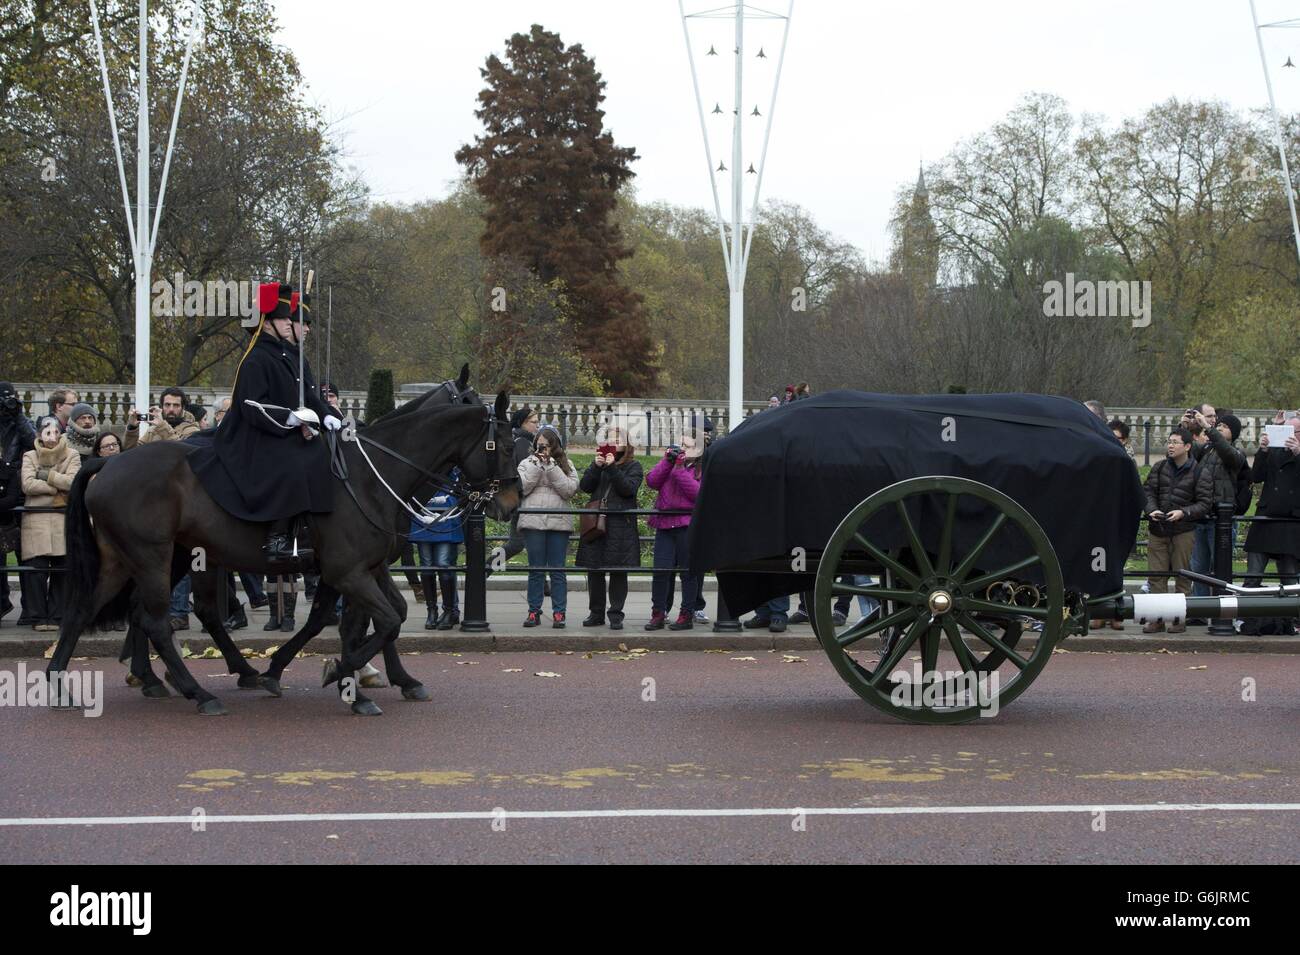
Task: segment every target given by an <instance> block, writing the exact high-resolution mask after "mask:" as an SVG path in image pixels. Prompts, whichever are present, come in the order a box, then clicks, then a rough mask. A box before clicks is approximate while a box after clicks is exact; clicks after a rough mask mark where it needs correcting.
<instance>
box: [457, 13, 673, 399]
mask: <svg viewBox="0 0 1300 955" xmlns="http://www.w3.org/2000/svg"><path fill="white" fill-rule="evenodd" d="M480 73H481V75H482V76H483V79H484V80H485V81H486V87H485V88H484V89H483V90H482V92H480V93H479V97H478V99H479V108H478V109H477V110H475V114H474V115H475V116H477V117H478V118H479V119H480V120H482V122H483V125H484V127H485V128H486V133H485V134H484V135H481V136H477V137H475V140H474V142H473V143H472V144H467V145H465V146H462V147H461V148H460V149H459V150H458V151H457V152H456V161H457V162H459V163H460V164H461V165H463V166H464V167H465V171H466V174H467V175H468V176H469V178H470V179H471V181H472V182H473V184H474V187H475V188H476V189H477V190H478V192H479V194H480V195H481V196H482V197H483V199H484V200H485V201H486V211H485V220H486V228H485V231H484V233H483V237H482V241H481V248H482V251H483V255H484V256H485V258H487V259H490V260H500V261H504V260H510V261H514V262H521V263H523V264H524V265H525V266H526V267H527V268H528V269H530V270H531V271H532V272H533V274H535V275H536V276H537V278H538V279H539V280H540V281H541V283H542V284H543V285H550V284H551V283H552V282H555V281H557V280H558V281H559V282H560V283H562V285H563V291H564V294H565V296H566V297H567V298H568V300H569V302H570V303H571V305H572V307H573V316H574V322H575V324H576V326H577V331H578V333H579V335H580V342H581V347H582V350H583V354H584V355H585V356H586V357H587V358H588V359H589V360H590V361H591V363H592V364H593V365H594V366H595V367H596V369H597V370H598V371H599V373H600V374H601V375H602V376H603V377H605V378H606V379H608V380H609V382H610V387H611V388H612V389H613V391H614V392H615V393H619V394H629V393H646V392H647V391H648V390H649V389H651V388H652V387H653V385H654V381H655V367H654V365H653V363H652V362H651V360H650V359H651V355H652V347H651V341H650V338H649V336H648V334H647V329H646V322H645V316H644V314H643V311H642V308H641V300H640V297H639V296H637V295H636V294H635V293H633V292H631V291H630V290H629V289H628V288H627V287H626V286H625V285H624V284H623V283H622V282H621V280H620V276H619V271H618V263H619V262H620V261H622V260H624V259H626V258H628V257H629V256H630V255H631V254H632V253H631V251H630V250H629V249H628V248H627V246H626V245H625V243H624V240H623V236H622V233H621V231H620V229H619V226H618V224H617V222H616V221H614V219H613V213H614V211H615V208H616V205H617V202H618V193H619V189H620V188H621V187H622V186H623V185H624V184H625V183H627V182H628V181H629V180H630V179H631V177H632V176H633V173H632V170H631V168H630V167H631V164H632V162H633V161H634V160H635V159H636V158H637V156H636V151H635V150H634V149H631V148H628V147H620V146H617V145H616V144H615V142H614V137H613V136H612V135H611V134H610V133H609V132H607V131H605V129H604V115H605V114H604V110H602V109H601V108H600V104H601V102H603V101H604V99H605V96H604V92H603V90H604V88H605V81H604V80H603V79H602V78H601V75H600V73H598V72H597V71H596V68H595V64H594V62H593V61H592V60H591V59H590V58H589V57H588V56H587V55H586V53H585V52H584V51H583V48H582V46H581V45H577V44H575V45H573V46H570V47H566V46H565V45H564V43H563V42H562V41H561V40H560V37H559V35H558V34H555V33H550V32H548V31H546V30H545V29H543V28H542V27H541V26H539V25H537V24H534V25H533V27H532V29H531V31H530V32H529V33H527V34H523V33H516V34H515V35H514V36H512V37H511V38H510V39H509V41H508V42H507V44H506V54H505V60H504V61H503V60H502V59H500V58H498V57H497V56H496V55H492V56H489V57H488V59H487V64H486V66H485V67H484V68H483V69H482V70H481V71H480ZM487 278H488V286H489V287H495V286H496V285H498V283H496V282H494V281H493V280H492V279H493V277H492V276H491V275H489V276H488V277H487Z"/></svg>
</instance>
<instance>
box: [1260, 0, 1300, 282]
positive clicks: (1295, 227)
mask: <svg viewBox="0 0 1300 955" xmlns="http://www.w3.org/2000/svg"><path fill="white" fill-rule="evenodd" d="M1250 18H1251V20H1253V21H1254V23H1255V43H1256V45H1257V46H1258V47H1259V65H1260V66H1261V67H1262V68H1263V70H1264V88H1265V89H1267V90H1268V108H1269V110H1270V111H1271V112H1272V114H1273V135H1274V136H1275V137H1276V138H1277V154H1278V157H1279V158H1280V159H1281V160H1282V190H1283V191H1284V192H1285V193H1286V204H1287V207H1288V208H1289V209H1290V210H1291V234H1292V235H1293V236H1294V237H1295V251H1296V257H1297V259H1300V223H1298V222H1297V221H1296V213H1295V184H1294V183H1293V182H1292V181H1291V168H1290V166H1288V165H1287V161H1286V144H1285V141H1284V140H1283V138H1282V121H1281V120H1280V119H1278V116H1277V103H1276V102H1275V101H1274V99H1273V79H1272V77H1270V76H1269V74H1268V59H1267V58H1266V57H1265V56H1264V34H1263V32H1262V31H1264V30H1267V29H1270V28H1280V29H1295V28H1297V27H1300V19H1291V20H1278V21H1276V22H1275V23H1260V22H1259V15H1258V14H1257V13H1256V12H1255V0H1250ZM1287 62H1288V63H1290V60H1289V59H1288V61H1287Z"/></svg>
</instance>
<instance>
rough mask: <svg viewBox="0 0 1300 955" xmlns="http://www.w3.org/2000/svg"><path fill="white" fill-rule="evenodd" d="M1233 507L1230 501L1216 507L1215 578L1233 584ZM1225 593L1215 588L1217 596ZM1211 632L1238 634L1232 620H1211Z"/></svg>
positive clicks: (1215, 633) (1216, 618) (1220, 503)
mask: <svg viewBox="0 0 1300 955" xmlns="http://www.w3.org/2000/svg"><path fill="white" fill-rule="evenodd" d="M1233 510H1234V508H1233V505H1232V502H1230V501H1220V502H1219V503H1218V504H1216V505H1215V506H1214V571H1213V573H1214V576H1215V577H1218V578H1219V579H1220V580H1226V581H1227V582H1228V583H1232V516H1233ZM1224 593H1225V591H1224V590H1223V589H1222V588H1219V587H1216V588H1215V596H1216V597H1217V596H1222V595H1223V594H1224ZM1209 632H1210V633H1211V634H1213V635H1215V636H1226V635H1229V634H1233V633H1236V631H1235V630H1234V629H1233V626H1232V620H1231V619H1228V618H1224V617H1214V618H1213V619H1211V620H1210V629H1209Z"/></svg>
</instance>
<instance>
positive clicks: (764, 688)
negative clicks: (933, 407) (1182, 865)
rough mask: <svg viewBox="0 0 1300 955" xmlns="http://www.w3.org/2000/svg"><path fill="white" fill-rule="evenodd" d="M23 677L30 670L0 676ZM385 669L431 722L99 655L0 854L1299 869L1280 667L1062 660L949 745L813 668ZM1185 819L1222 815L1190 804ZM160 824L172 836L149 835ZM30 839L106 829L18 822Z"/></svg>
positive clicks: (424, 659) (12, 780) (554, 662)
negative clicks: (88, 695) (158, 695)
mask: <svg viewBox="0 0 1300 955" xmlns="http://www.w3.org/2000/svg"><path fill="white" fill-rule="evenodd" d="M750 656H752V659H738V658H737V657H750ZM791 657H794V659H791ZM19 662H22V663H23V664H24V665H25V666H26V667H28V668H34V667H40V666H41V665H42V663H43V661H40V660H27V661H4V663H3V664H2V665H0V670H9V671H11V672H12V671H15V670H16V668H17V665H18V663H19ZM405 662H406V663H407V665H408V667H409V668H410V669H411V671H412V672H413V673H415V674H416V675H417V676H418V677H419V678H420V679H422V680H423V681H424V682H425V683H426V684H427V685H428V686H429V688H430V689H431V690H432V691H433V694H434V702H432V703H424V704H421V703H404V702H401V701H400V700H399V699H398V698H397V693H396V691H395V690H391V689H385V690H378V691H374V693H373V694H372V695H373V696H374V698H375V699H376V700H377V701H378V702H379V703H380V704H381V705H382V706H383V707H384V709H385V715H384V716H382V717H376V718H364V717H355V716H352V715H350V714H349V713H348V712H347V709H346V708H345V707H344V706H343V705H342V704H341V703H340V702H339V701H338V700H337V698H336V697H335V696H333V695H332V694H331V693H330V692H327V691H325V690H322V689H321V688H320V687H319V685H318V684H319V679H318V677H319V673H320V666H321V659H320V658H318V657H309V658H304V659H301V660H299V661H296V662H295V663H294V664H293V666H291V667H290V669H289V670H288V671H287V672H286V675H285V696H284V697H283V698H282V699H278V700H276V699H271V698H268V697H266V696H265V695H264V694H263V693H261V692H258V691H239V690H236V689H234V687H233V679H232V678H231V677H229V676H226V675H224V674H223V673H222V669H223V668H222V666H221V664H220V661H206V660H204V661H192V663H193V669H194V671H195V673H196V674H198V675H199V677H200V679H201V680H202V681H203V682H204V684H205V685H206V686H208V687H211V688H218V687H220V688H222V689H218V690H217V692H219V693H220V694H221V696H222V699H223V700H224V701H225V702H226V704H227V706H228V707H229V710H230V715H229V716H226V717H221V718H205V717H200V716H198V715H197V714H196V713H195V712H194V708H193V706H192V704H190V703H188V702H187V701H185V700H182V699H178V698H174V699H171V700H164V701H150V700H145V699H143V698H142V697H141V696H140V695H139V693H138V692H137V691H135V690H132V689H129V688H128V687H126V686H125V685H123V684H122V682H121V681H122V672H123V671H122V670H121V668H120V667H119V666H118V665H117V664H116V663H115V662H114V663H111V664H110V663H108V662H107V661H103V660H96V661H82V662H79V663H76V664H74V665H75V666H78V667H90V666H105V670H104V672H105V700H104V706H103V712H102V715H101V716H99V717H98V718H86V717H84V716H82V715H80V714H77V713H68V712H53V711H49V710H44V709H39V708H31V707H14V706H3V707H0V765H3V766H4V767H5V773H4V774H3V777H2V779H0V817H3V822H4V824H3V825H0V853H2V854H3V857H4V858H5V859H7V860H10V861H24V862H31V861H50V862H75V863H85V862H151V861H168V862H182V861H184V862H299V863H331V862H340V863H341V862H571V861H576V862H601V861H622V862H668V861H673V862H705V861H709V862H739V861H747V862H1137V863H1144V862H1197V863H1234V862H1253V863H1285V862H1292V863H1294V862H1297V861H1300V834H1298V833H1300V734H1297V732H1296V729H1297V727H1298V726H1300V663H1298V662H1297V660H1296V657H1295V656H1294V655H1248V654H1182V653H1173V654H1145V653H1143V654H1138V653H1128V654H1100V653H1059V654H1058V655H1056V656H1055V657H1054V658H1053V659H1052V661H1051V662H1050V664H1049V666H1048V667H1047V669H1046V670H1045V671H1044V673H1043V675H1042V676H1041V677H1040V678H1039V679H1038V680H1037V681H1036V683H1035V684H1034V685H1033V686H1032V687H1031V688H1030V689H1029V691H1028V692H1027V693H1026V694H1025V695H1024V696H1023V697H1022V698H1021V699H1020V700H1018V701H1016V702H1015V703H1014V704H1013V705H1011V706H1009V707H1008V708H1007V709H1005V710H1004V711H1003V712H1002V713H1000V714H999V715H998V716H997V717H996V718H994V719H989V720H980V721H978V722H977V723H974V724H971V725H965V726H957V727H924V726H912V725H906V724H902V723H899V722H896V721H894V720H892V719H891V718H889V717H887V716H885V715H884V714H880V713H877V712H875V711H874V710H870V709H868V708H867V707H866V706H865V704H863V703H862V702H860V701H859V700H858V699H857V697H855V696H854V695H853V694H852V693H851V692H850V691H849V690H848V688H847V687H846V686H845V685H844V684H842V683H841V682H840V680H839V678H838V676H837V675H836V674H835V672H834V671H833V670H832V669H831V667H830V665H829V663H828V662H827V661H826V660H825V659H823V658H822V657H820V656H818V655H815V654H813V653H801V654H798V655H797V656H796V655H795V654H785V653H780V652H777V653H763V652H759V653H756V654H745V653H736V652H727V653H702V652H667V653H647V654H623V653H615V654H599V653H598V654H593V655H591V656H590V657H588V656H585V655H584V654H582V653H573V654H567V655H566V654H550V653H496V654H473V653H465V654H463V655H459V654H441V653H438V654H430V653H426V654H419V655H412V656H409V657H407V658H405ZM539 673H553V674H557V675H556V676H539V675H537V674H539ZM647 679H650V680H653V683H652V684H647V683H646V682H645V681H646V680H647ZM1243 681H1248V682H1247V685H1248V686H1253V688H1254V693H1255V697H1256V698H1255V699H1254V700H1253V701H1247V700H1243ZM1250 681H1253V683H1251V682H1250ZM227 687H228V689H227ZM651 689H652V690H653V693H651V692H650V690H651ZM1246 695H1249V694H1246ZM651 696H652V697H653V699H649V697H651ZM1160 804H1164V806H1165V808H1164V809H1156V810H1154V811H1153V807H1158V806H1159V805H1160ZM1206 804H1215V805H1218V806H1219V807H1220V808H1215V809H1210V810H1206V809H1198V808H1191V807H1192V806H1203V805H1206ZM1226 806H1231V807H1234V808H1224V807H1226ZM972 807H980V808H981V809H982V810H983V811H979V812H976V811H973V809H972ZM1098 807H1109V808H1107V809H1106V811H1105V812H1104V815H1099V814H1098V812H1097V809H1098ZM800 809H804V810H808V811H807V813H805V814H803V815H798V814H796V810H800ZM439 813H440V814H445V815H443V816H441V817H436V818H429V817H428V814H439ZM517 813H532V814H535V815H533V816H532V817H527V816H521V815H512V814H517ZM290 814H308V815H306V816H305V817H299V818H284V817H285V816H287V815H290ZM319 814H327V815H328V818H323V817H322V816H321V815H319ZM357 814H371V816H370V817H369V818H358V816H357ZM413 814H425V815H423V816H417V815H413ZM565 814H568V815H565ZM157 816H162V817H175V818H174V819H172V820H170V821H166V822H162V823H156V824H153V823H151V824H140V820H141V817H157ZM249 816H270V817H272V818H270V819H248V818H247V817H249ZM51 817H60V818H68V817H71V818H78V819H80V818H83V817H96V819H97V821H96V822H95V823H94V824H91V825H53V824H49V823H40V822H37V824H27V823H31V822H32V821H34V820H40V819H49V818H51ZM223 817H227V818H223ZM229 817H244V818H243V820H242V821H240V820H239V819H231V818H229ZM16 821H25V824H21V825H17V824H15V822H16Z"/></svg>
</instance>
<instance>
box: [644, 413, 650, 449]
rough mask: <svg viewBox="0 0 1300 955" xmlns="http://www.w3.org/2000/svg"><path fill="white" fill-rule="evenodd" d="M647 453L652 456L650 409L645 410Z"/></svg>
mask: <svg viewBox="0 0 1300 955" xmlns="http://www.w3.org/2000/svg"><path fill="white" fill-rule="evenodd" d="M645 454H646V457H650V409H649V408H646V410H645Z"/></svg>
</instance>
